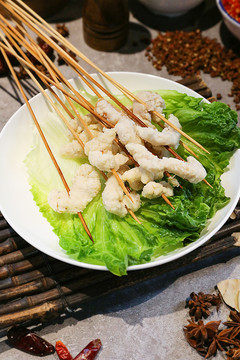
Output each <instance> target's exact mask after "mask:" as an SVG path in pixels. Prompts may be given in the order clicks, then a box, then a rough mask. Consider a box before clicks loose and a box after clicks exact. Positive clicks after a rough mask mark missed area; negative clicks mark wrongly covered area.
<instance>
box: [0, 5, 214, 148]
mask: <svg viewBox="0 0 240 360" xmlns="http://www.w3.org/2000/svg"><path fill="white" fill-rule="evenodd" d="M17 1H18V2H19V3H20V4H21V5H22V6H23V7H24V8H26V9H27V10H28V11H29V12H30V13H31V14H33V15H34V17H33V16H32V15H30V14H29V13H27V12H26V11H24V10H23V9H22V8H21V7H19V6H18V5H16V4H14V3H13V2H12V1H11V0H6V2H7V3H8V4H10V5H11V6H9V5H7V4H6V3H5V2H4V3H2V1H1V3H2V5H3V6H4V7H5V8H7V9H8V10H9V11H10V12H11V13H13V15H14V16H15V17H16V18H17V19H18V20H20V21H23V22H24V23H25V24H26V25H27V26H28V27H29V28H30V29H31V30H33V31H34V32H35V33H36V34H37V35H38V36H40V37H42V38H43V39H44V41H46V42H47V43H48V44H49V45H50V46H52V47H53V48H54V49H55V50H56V51H57V52H58V53H60V55H61V56H63V58H64V59H65V60H67V62H69V63H70V64H73V66H74V68H75V69H79V70H80V72H83V71H84V70H83V69H82V68H81V67H80V65H79V64H78V63H77V62H76V61H74V60H73V59H72V58H71V56H69V55H68V54H67V53H66V52H64V51H63V49H62V48H61V47H60V46H59V45H58V44H56V43H55V42H54V41H53V40H52V39H51V38H50V37H49V36H48V35H46V34H45V35H44V34H43V33H42V32H41V31H40V30H39V28H38V26H41V27H42V28H43V29H44V30H45V31H47V32H49V33H51V35H53V36H54V37H55V38H57V39H58V40H60V41H61V42H62V43H64V45H66V46H67V47H68V48H69V49H71V50H72V51H73V52H74V53H75V54H76V55H78V56H79V57H81V58H82V59H83V60H84V61H86V62H87V63H88V64H90V65H91V66H92V67H94V68H95V69H96V70H97V71H98V72H100V73H101V74H102V75H103V76H104V77H105V78H107V79H108V80H109V81H110V82H111V83H112V84H114V85H115V86H116V87H118V88H119V89H120V90H124V91H125V92H127V93H129V94H130V95H131V96H133V97H134V98H135V99H136V100H137V101H138V102H140V103H143V101H142V100H140V99H138V98H137V97H136V96H135V95H134V94H132V93H131V92H130V91H129V90H127V89H125V88H124V87H123V86H122V85H120V84H119V83H117V82H116V81H115V80H114V79H112V78H111V77H110V76H109V75H108V74H106V73H105V72H103V71H102V70H101V69H99V68H98V67H97V66H96V65H95V64H94V63H93V62H92V61H91V60H89V59H88V58H87V57H86V56H85V55H83V54H82V53H81V52H80V51H79V50H77V49H76V48H75V47H74V46H73V45H72V44H71V43H69V42H68V41H67V40H66V39H64V38H63V37H62V36H61V35H60V34H59V33H57V32H56V31H55V30H54V29H52V27H51V26H50V25H49V24H48V23H47V22H45V21H44V20H43V19H42V18H41V17H40V16H38V15H37V14H36V13H35V12H34V11H32V10H31V9H30V8H29V7H28V6H27V5H26V4H24V3H22V1H21V0H17ZM13 9H15V12H14V11H13ZM16 9H17V11H18V13H16ZM19 14H21V15H19ZM37 19H38V20H37ZM85 75H86V76H90V75H89V74H87V73H86V72H85ZM91 81H93V82H94V80H93V79H91ZM144 104H145V103H144ZM153 114H154V115H156V116H158V117H159V118H160V119H161V120H163V121H164V122H166V123H167V124H168V125H169V126H171V127H172V128H174V130H176V131H178V132H179V133H180V134H181V135H183V136H185V137H186V138H187V139H188V140H190V141H191V142H192V143H194V144H195V145H197V146H198V147H199V148H201V149H202V150H204V151H205V152H207V153H209V152H208V151H207V150H206V149H205V148H204V147H203V146H202V145H200V144H199V143H198V142H197V141H195V140H194V139H192V138H191V137H190V136H189V135H187V134H186V133H184V132H183V131H182V130H180V129H178V128H177V127H176V126H175V125H173V124H172V123H171V122H170V121H168V120H167V119H166V118H165V117H164V116H163V115H162V114H159V113H157V112H156V111H153Z"/></svg>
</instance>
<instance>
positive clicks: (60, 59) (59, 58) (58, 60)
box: [57, 45, 77, 65]
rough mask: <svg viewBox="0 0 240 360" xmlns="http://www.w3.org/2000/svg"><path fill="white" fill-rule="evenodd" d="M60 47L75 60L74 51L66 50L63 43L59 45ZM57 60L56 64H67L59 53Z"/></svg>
mask: <svg viewBox="0 0 240 360" xmlns="http://www.w3.org/2000/svg"><path fill="white" fill-rule="evenodd" d="M60 47H61V48H62V49H63V50H64V51H65V52H66V53H67V54H68V55H70V56H71V57H72V58H73V59H74V60H75V61H77V57H76V54H75V53H74V52H72V50H68V49H67V48H66V46H64V45H60ZM57 62H58V65H64V64H67V63H66V62H65V60H64V59H63V58H62V57H61V55H59V54H58V59H57Z"/></svg>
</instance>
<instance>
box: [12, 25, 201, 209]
mask: <svg viewBox="0 0 240 360" xmlns="http://www.w3.org/2000/svg"><path fill="white" fill-rule="evenodd" d="M18 20H19V18H18ZM26 24H27V25H28V26H29V24H28V23H26ZM50 40H51V39H50ZM36 50H37V49H36ZM37 51H38V50H37ZM38 53H39V51H38ZM39 55H40V56H41V54H39ZM68 62H69V61H68ZM71 64H72V63H71V62H70V65H71ZM52 66H54V65H53V64H52ZM81 70H82V72H83V71H84V70H83V69H82V68H81ZM55 71H56V72H57V73H58V76H59V77H60V79H61V81H63V82H64V83H65V84H66V85H67V86H68V87H69V84H68V83H67V82H66V80H65V79H64V78H63V77H62V76H61V73H60V72H59V71H57V69H55ZM77 72H78V74H79V75H80V76H81V78H82V79H83V81H85V83H87V85H88V86H89V87H90V88H91V89H92V90H94V88H93V87H91V85H90V84H89V82H88V81H87V80H86V79H84V77H83V76H82V74H81V73H80V72H79V71H78V70H77ZM84 74H85V75H86V74H87V73H86V72H85V71H84ZM87 75H88V74H87ZM88 78H90V79H91V80H92V81H93V82H94V83H95V85H97V86H98V87H100V89H101V90H103V91H104V92H105V93H107V94H108V96H109V97H110V98H112V99H113V100H114V101H115V100H116V99H115V98H114V97H113V96H112V95H111V94H110V93H109V92H107V91H106V90H105V89H104V88H103V87H101V85H100V84H98V83H97V82H96V81H95V80H94V79H92V77H90V76H89V75H88ZM55 82H56V78H55ZM70 89H71V90H72V91H73V92H74V94H75V95H76V96H77V97H78V98H79V96H78V93H77V92H76V91H75V89H73V88H72V87H71V86H70ZM94 92H95V93H96V94H97V96H99V93H98V92H97V91H96V90H94ZM131 95H132V94H131ZM132 96H133V95H132ZM83 99H84V98H81V100H83ZM83 101H84V100H83ZM118 103H119V104H120V106H121V107H123V106H122V104H121V103H120V102H118ZM70 105H71V106H72V108H73V110H74V107H73V104H72V103H70ZM87 105H88V106H90V104H87ZM123 108H124V111H126V112H129V110H128V109H127V108H125V107H123ZM92 110H93V109H92ZM130 115H131V117H133V116H132V115H133V114H132V113H131V112H130ZM134 121H136V122H138V123H139V124H140V125H141V126H146V125H145V124H144V123H142V122H141V121H140V120H139V119H138V118H137V117H135V119H134ZM85 129H86V131H87V127H86V128H85ZM168 150H169V151H170V152H171V153H172V154H173V155H174V156H175V157H177V156H176V152H174V151H173V150H172V149H171V148H169V147H168ZM114 175H115V177H116V173H115V172H114ZM118 182H119V181H118ZM206 183H207V182H206ZM207 184H208V183H207ZM120 185H121V187H122V188H123V190H124V192H125V193H126V191H125V189H126V188H125V186H124V184H120ZM122 185H123V186H122ZM126 195H127V196H128V197H129V198H130V199H131V197H130V196H129V193H126ZM162 197H163V198H164V200H165V201H166V202H167V203H168V204H169V205H170V206H171V207H172V208H174V207H173V206H172V204H171V203H170V201H169V200H168V199H167V198H166V196H165V195H164V194H163V195H162ZM131 200H132V199H131Z"/></svg>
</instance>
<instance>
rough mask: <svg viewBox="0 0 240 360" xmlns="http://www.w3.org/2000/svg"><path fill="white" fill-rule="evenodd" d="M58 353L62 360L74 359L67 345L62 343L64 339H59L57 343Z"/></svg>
mask: <svg viewBox="0 0 240 360" xmlns="http://www.w3.org/2000/svg"><path fill="white" fill-rule="evenodd" d="M55 349H56V353H57V355H58V357H59V359H60V360H72V359H73V357H72V355H71V354H70V352H69V350H68V348H67V347H66V345H64V344H63V343H62V341H57V342H56V345H55Z"/></svg>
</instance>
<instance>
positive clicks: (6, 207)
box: [0, 72, 240, 270]
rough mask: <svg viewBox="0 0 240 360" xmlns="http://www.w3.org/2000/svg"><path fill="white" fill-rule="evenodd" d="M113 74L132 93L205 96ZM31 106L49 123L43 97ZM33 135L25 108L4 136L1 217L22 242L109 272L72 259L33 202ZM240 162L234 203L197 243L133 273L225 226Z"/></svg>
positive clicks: (228, 178)
mask: <svg viewBox="0 0 240 360" xmlns="http://www.w3.org/2000/svg"><path fill="white" fill-rule="evenodd" d="M110 75H111V76H112V77H113V78H114V79H116V80H117V81H118V82H119V83H121V84H123V85H124V86H125V87H127V88H128V89H129V90H130V91H135V90H158V89H170V90H177V91H179V92H183V93H186V94H188V95H190V96H194V97H201V96H200V95H199V94H197V93H195V92H194V91H192V90H190V89H189V88H186V87H185V86H182V85H180V84H178V83H176V82H174V81H171V80H167V79H164V78H161V77H157V76H152V75H147V74H140V73H130V72H129V73H128V72H114V73H110ZM94 77H95V78H97V79H98V80H99V81H100V82H102V84H103V85H104V86H105V87H106V86H107V88H108V89H109V90H110V91H112V92H113V93H114V94H119V91H117V90H116V88H114V87H113V86H112V85H111V84H109V82H108V81H107V80H105V79H103V78H102V77H100V76H97V75H94ZM71 82H72V84H73V85H74V86H76V87H77V88H79V86H83V84H82V83H81V81H80V80H79V79H74V80H71ZM31 105H32V108H33V110H34V112H35V114H36V116H37V118H39V119H40V118H41V119H44V116H45V115H46V114H47V113H49V111H51V109H50V108H49V106H48V105H47V104H46V102H45V100H44V98H43V96H42V95H41V94H39V95H37V96H35V97H34V98H33V99H32V100H31ZM32 131H33V128H32V119H31V116H30V115H29V112H28V110H27V107H26V106H25V105H24V106H22V107H21V108H20V109H19V110H18V111H17V112H16V113H15V114H14V115H13V116H12V117H11V119H10V120H9V121H8V123H7V124H6V126H5V127H4V129H3V130H2V132H1V134H0V154H1V157H0V209H1V211H2V214H3V215H4V217H5V218H6V220H7V221H8V222H9V224H10V225H11V226H12V228H13V229H14V230H15V231H16V232H17V233H18V234H19V235H20V236H21V237H22V238H23V239H25V240H26V241H27V242H28V243H29V244H31V245H33V246H34V247H36V248H37V249H39V250H40V251H42V252H44V253H46V254H48V255H50V256H52V257H54V258H56V259H59V260H62V261H65V262H67V263H69V264H72V265H76V266H82V267H86V268H91V269H96V270H107V268H106V267H104V266H99V265H92V264H86V263H82V262H78V261H76V260H73V259H71V258H69V257H68V255H67V254H65V252H64V250H63V249H62V248H61V247H60V246H59V245H58V237H57V236H56V235H55V234H54V233H53V231H52V227H51V225H50V224H49V223H48V222H47V220H46V219H45V218H44V217H43V216H42V214H41V213H40V212H39V210H38V207H37V206H36V204H35V202H34V201H33V198H32V194H31V192H30V191H29V185H28V181H27V172H26V169H25V166H24V164H23V160H24V159H25V157H26V155H27V153H28V152H29V150H30V147H31V144H32V135H33V134H32ZM239 163H240V151H239V150H238V151H237V152H236V153H235V155H234V156H233V157H232V159H231V163H230V166H229V170H228V171H227V172H226V173H225V174H224V175H223V176H222V184H223V186H224V188H225V190H226V195H227V196H229V197H230V198H231V201H230V202H229V204H228V205H227V206H225V207H224V208H223V209H221V210H220V211H218V212H217V213H216V215H215V216H214V218H213V219H211V220H210V221H209V223H208V226H207V227H206V228H205V229H204V230H203V232H202V234H201V235H202V236H201V237H200V238H199V239H198V240H197V241H195V242H193V243H191V244H190V245H188V246H186V247H184V248H181V249H177V250H175V251H173V252H171V253H169V254H168V255H164V256H161V257H159V258H158V259H156V260H154V261H152V262H150V263H147V264H141V265H135V266H130V267H129V268H128V270H137V269H144V268H148V267H152V266H157V265H160V264H164V263H166V262H169V261H173V260H175V259H177V258H179V257H181V256H183V255H186V254H187V253H189V252H191V251H193V250H194V249H196V248H197V247H199V246H200V245H202V244H204V243H205V242H206V241H207V240H208V239H209V238H210V237H211V236H213V234H214V233H215V232H217V231H218V230H219V229H220V228H221V226H222V225H223V224H224V223H225V222H226V220H227V219H228V217H229V216H230V214H231V213H232V211H233V209H234V208H235V206H236V203H237V201H238V198H239V196H240V182H239V178H240V166H239Z"/></svg>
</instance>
